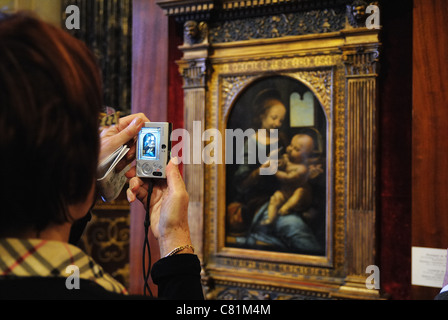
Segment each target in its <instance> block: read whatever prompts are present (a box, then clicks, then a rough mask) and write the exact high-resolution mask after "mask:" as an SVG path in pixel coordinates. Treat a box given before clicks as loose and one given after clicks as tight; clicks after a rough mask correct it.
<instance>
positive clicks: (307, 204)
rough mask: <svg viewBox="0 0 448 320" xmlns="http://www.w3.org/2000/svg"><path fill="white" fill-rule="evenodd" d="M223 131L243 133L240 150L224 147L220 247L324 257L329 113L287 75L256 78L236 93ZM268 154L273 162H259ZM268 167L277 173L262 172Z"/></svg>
mask: <svg viewBox="0 0 448 320" xmlns="http://www.w3.org/2000/svg"><path fill="white" fill-rule="evenodd" d="M226 129H230V130H233V131H234V132H236V130H241V131H242V132H244V133H246V134H245V135H243V137H244V138H245V140H244V141H241V142H242V143H240V148H241V147H242V148H243V150H242V151H240V152H237V151H236V150H228V149H227V150H226V154H229V153H232V154H233V155H235V159H234V161H232V162H233V163H232V164H229V163H226V227H225V232H224V233H225V246H226V247H232V248H244V249H254V250H264V251H272V252H284V253H295V254H313V255H318V256H324V255H325V252H326V249H327V248H326V247H327V243H326V239H327V234H326V233H327V230H326V225H327V220H328V217H327V212H328V210H327V203H326V194H327V176H328V174H326V168H327V163H326V154H327V148H326V146H327V143H326V136H327V117H326V115H325V112H324V109H323V108H322V106H321V104H320V102H319V100H318V99H317V98H316V96H315V95H314V94H313V92H312V90H311V89H310V88H309V87H307V86H306V85H304V84H303V83H302V82H301V81H300V80H297V79H294V78H292V77H289V76H282V75H271V76H266V77H261V78H259V79H257V80H256V81H253V82H252V83H250V84H249V85H247V88H244V89H243V90H242V91H241V92H240V94H239V97H238V98H237V99H236V101H235V102H234V103H233V105H232V106H231V108H230V110H229V114H228V116H227V125H226ZM270 130H275V131H277V132H276V134H275V137H273V136H271V135H270V134H269V132H270ZM241 131H240V132H241ZM232 138H233V137H232ZM234 139H235V140H236V138H234ZM229 144H230V142H229V141H226V146H227V147H228V146H229ZM235 145H236V142H235V143H232V146H235ZM251 147H252V148H251ZM261 147H262V148H261ZM234 148H235V147H234ZM261 150H263V152H262V153H265V154H262V155H261V156H260V157H258V156H257V155H258V154H259V153H260V152H261ZM237 155H239V156H240V158H241V159H236V156H237ZM241 155H242V157H241ZM268 156H271V158H272V159H271V160H268V161H271V162H273V161H276V162H277V163H276V164H271V163H267V162H266V161H264V162H263V161H262V159H260V158H263V157H265V158H267V157H268ZM274 158H275V159H274ZM237 162H239V163H237ZM267 164H268V165H270V166H272V165H276V166H277V168H276V170H275V172H274V170H273V171H272V172H271V173H269V174H262V172H260V167H262V166H265V167H266V165H267Z"/></svg>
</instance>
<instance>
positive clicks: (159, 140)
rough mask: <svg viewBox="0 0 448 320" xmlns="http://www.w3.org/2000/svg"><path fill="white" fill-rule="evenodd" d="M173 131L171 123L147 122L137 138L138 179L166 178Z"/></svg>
mask: <svg viewBox="0 0 448 320" xmlns="http://www.w3.org/2000/svg"><path fill="white" fill-rule="evenodd" d="M171 130H172V125H171V123H169V122H145V124H144V126H143V127H142V129H141V130H140V132H139V134H138V138H137V157H136V158H137V177H140V178H166V165H167V164H168V161H169V160H170V152H171V142H170V135H171Z"/></svg>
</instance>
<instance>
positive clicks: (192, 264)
mask: <svg viewBox="0 0 448 320" xmlns="http://www.w3.org/2000/svg"><path fill="white" fill-rule="evenodd" d="M200 272H201V266H200V263H199V259H198V257H197V256H196V255H193V254H178V255H174V256H171V257H168V258H163V259H161V260H159V261H157V262H156V263H154V265H153V267H152V270H151V277H152V280H153V282H154V283H155V284H157V285H158V297H159V298H160V299H169V300H202V299H204V295H203V292H202V286H201V276H200ZM65 281H66V278H63V277H0V299H14V300H16V299H36V300H42V299H120V300H121V299H149V297H147V296H143V295H141V296H139V295H128V296H126V295H122V294H118V293H113V292H110V291H107V290H106V289H104V288H103V287H101V286H99V285H98V284H96V283H95V282H93V281H90V280H84V279H80V285H79V289H71V290H69V289H67V287H66V284H65ZM142 281H143V279H142Z"/></svg>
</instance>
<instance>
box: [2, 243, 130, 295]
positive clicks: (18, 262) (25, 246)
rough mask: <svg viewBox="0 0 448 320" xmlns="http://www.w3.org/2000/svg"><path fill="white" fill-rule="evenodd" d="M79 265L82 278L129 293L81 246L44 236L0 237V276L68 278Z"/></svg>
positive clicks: (107, 287)
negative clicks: (26, 237) (34, 237)
mask: <svg viewBox="0 0 448 320" xmlns="http://www.w3.org/2000/svg"><path fill="white" fill-rule="evenodd" d="M72 265H74V266H76V267H77V268H78V270H79V278H80V279H86V280H91V281H94V282H96V283H97V284H98V285H100V286H102V287H103V288H105V289H106V290H109V291H112V292H118V293H122V294H127V291H126V289H125V288H124V286H123V285H122V284H121V283H120V282H118V281H117V280H115V279H114V278H112V276H110V275H108V274H107V273H105V272H104V271H103V269H102V268H101V267H100V266H99V265H98V264H96V263H95V261H93V259H92V258H91V257H89V256H88V255H87V254H85V253H84V252H83V251H82V250H80V249H79V248H77V247H75V246H72V245H70V244H68V243H64V242H59V241H48V240H42V239H15V238H3V239H0V276H18V277H26V276H40V277H64V278H68V277H69V276H71V275H72V273H73V268H72V267H70V268H67V267H69V266H72Z"/></svg>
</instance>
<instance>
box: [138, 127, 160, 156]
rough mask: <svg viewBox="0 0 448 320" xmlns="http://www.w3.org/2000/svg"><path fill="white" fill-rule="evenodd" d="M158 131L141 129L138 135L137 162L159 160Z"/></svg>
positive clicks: (155, 129)
mask: <svg viewBox="0 0 448 320" xmlns="http://www.w3.org/2000/svg"><path fill="white" fill-rule="evenodd" d="M160 129H161V128H145V127H143V128H142V130H141V131H140V133H139V139H138V140H139V144H140V145H139V154H138V159H139V160H159V147H160Z"/></svg>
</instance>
